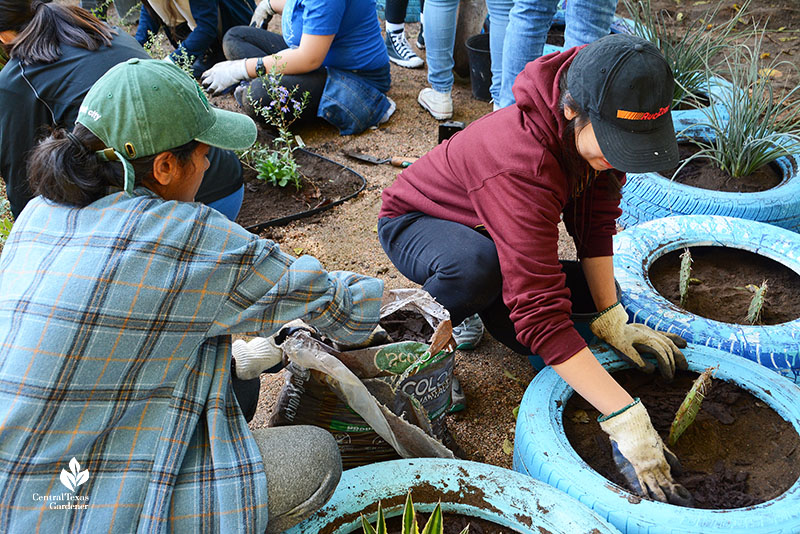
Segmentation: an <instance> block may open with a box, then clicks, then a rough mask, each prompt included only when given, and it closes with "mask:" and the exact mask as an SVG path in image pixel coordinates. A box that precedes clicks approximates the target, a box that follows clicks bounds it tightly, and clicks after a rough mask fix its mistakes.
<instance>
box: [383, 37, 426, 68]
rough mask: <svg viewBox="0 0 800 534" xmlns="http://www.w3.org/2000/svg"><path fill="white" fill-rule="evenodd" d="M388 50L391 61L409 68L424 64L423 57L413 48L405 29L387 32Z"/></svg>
mask: <svg viewBox="0 0 800 534" xmlns="http://www.w3.org/2000/svg"><path fill="white" fill-rule="evenodd" d="M386 52H388V54H389V61H391V62H392V63H396V64H398V65H400V66H401V67H406V68H407V69H416V68H419V67H421V66H422V64H423V61H422V58H421V57H419V56H418V55H417V54H415V53H414V51H413V50H411V46H409V44H408V41H407V40H406V32H404V31H403V30H398V31H396V32H389V31H387V32H386Z"/></svg>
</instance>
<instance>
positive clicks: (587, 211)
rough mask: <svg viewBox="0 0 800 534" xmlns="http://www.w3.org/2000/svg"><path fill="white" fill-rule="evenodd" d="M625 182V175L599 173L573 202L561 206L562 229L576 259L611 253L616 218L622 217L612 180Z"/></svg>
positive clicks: (615, 229) (615, 230)
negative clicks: (573, 245)
mask: <svg viewBox="0 0 800 534" xmlns="http://www.w3.org/2000/svg"><path fill="white" fill-rule="evenodd" d="M614 176H616V179H617V180H619V181H620V183H621V184H624V183H625V174H623V173H620V172H615V173H614V174H613V175H612V174H611V173H609V172H603V173H600V174H599V175H598V177H597V179H596V180H595V181H594V183H593V184H592V185H591V186H589V188H588V189H587V190H586V192H585V193H584V194H583V195H581V196H579V197H578V198H577V199H572V200H570V202H569V203H568V204H567V205H566V206H565V207H564V226H566V227H567V232H569V235H570V236H572V239H573V241H574V242H575V248H576V249H577V251H578V258H596V257H599V256H611V255H612V254H613V237H614V235H615V234H616V233H617V219H618V218H619V216H620V215H622V210H621V209H620V207H619V194H618V193H616V192H615V191H614V189H615V186H614V185H613V184H612V180H613V179H614Z"/></svg>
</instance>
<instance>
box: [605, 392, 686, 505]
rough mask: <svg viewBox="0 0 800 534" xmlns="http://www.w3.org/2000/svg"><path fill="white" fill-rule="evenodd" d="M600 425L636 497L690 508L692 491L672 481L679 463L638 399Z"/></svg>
mask: <svg viewBox="0 0 800 534" xmlns="http://www.w3.org/2000/svg"><path fill="white" fill-rule="evenodd" d="M598 421H599V422H600V428H602V429H603V431H604V432H605V433H606V434H608V437H609V438H611V447H612V449H613V454H614V462H615V463H616V464H617V467H618V468H619V470H620V473H622V476H624V477H625V479H626V481H627V482H628V484H629V485H630V486H631V488H632V489H633V490H634V491H635V492H636V493H638V494H640V495H641V496H643V497H650V498H651V499H656V500H659V501H661V502H669V503H672V504H679V505H681V506H689V505H690V504H691V502H692V495H691V494H690V493H689V491H688V490H687V489H686V488H684V487H683V486H681V485H680V484H675V482H673V480H672V474H671V471H670V464H671V465H672V466H674V467H675V468H676V469H679V467H680V464H678V459H677V458H676V457H675V455H674V454H672V452H671V451H670V450H669V449H667V448H666V447H665V446H664V442H663V441H661V437H660V436H659V435H658V433H657V432H656V430H655V428H653V424H652V423H651V422H650V416H649V415H648V414H647V410H646V409H645V407H644V405H643V404H642V403H641V402H640V401H639V399H636V400H635V401H634V402H633V404H630V405H628V406H626V407H625V408H623V409H622V410H621V411H619V412H616V413H613V414H611V415H610V416H608V417H607V418H603V417H601V418H599V419H598Z"/></svg>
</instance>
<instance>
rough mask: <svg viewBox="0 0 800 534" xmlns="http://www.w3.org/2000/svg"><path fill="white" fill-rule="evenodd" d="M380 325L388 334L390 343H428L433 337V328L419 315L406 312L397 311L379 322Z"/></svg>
mask: <svg viewBox="0 0 800 534" xmlns="http://www.w3.org/2000/svg"><path fill="white" fill-rule="evenodd" d="M380 325H381V326H382V327H383V329H384V330H386V333H387V334H389V338H390V339H391V340H392V342H396V341H418V342H420V343H429V342H430V340H431V336H432V335H433V327H432V326H431V325H429V324H428V321H426V320H425V318H424V317H423V316H422V315H420V314H419V313H414V312H411V311H407V310H398V311H396V312H394V313H392V314H390V315H387V316H386V317H384V318H383V319H381V321H380Z"/></svg>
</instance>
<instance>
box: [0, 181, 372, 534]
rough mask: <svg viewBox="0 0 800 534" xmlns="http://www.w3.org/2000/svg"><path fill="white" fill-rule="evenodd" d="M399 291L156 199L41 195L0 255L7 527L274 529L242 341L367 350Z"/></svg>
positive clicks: (0, 468)
mask: <svg viewBox="0 0 800 534" xmlns="http://www.w3.org/2000/svg"><path fill="white" fill-rule="evenodd" d="M382 290H383V284H382V282H381V281H380V280H377V279H374V278H370V277H366V276H362V275H358V274H354V273H348V272H343V271H341V272H326V271H325V270H323V268H322V266H321V265H320V263H319V262H318V261H317V260H316V259H314V258H312V257H309V256H302V257H300V258H296V259H295V258H293V257H291V256H288V255H286V254H283V253H282V252H281V251H280V250H279V248H278V246H277V245H276V244H275V243H273V242H271V241H268V240H265V239H259V238H257V237H256V236H254V235H252V234H250V233H249V232H247V231H245V230H244V229H242V228H241V227H240V226H238V225H236V224H234V223H232V222H230V221H228V220H227V219H225V218H224V217H223V216H222V215H220V214H219V213H217V212H216V211H214V210H212V209H210V208H208V207H206V206H203V205H200V204H195V203H184V202H174V201H172V202H167V201H164V200H162V199H161V198H159V197H156V196H154V195H153V194H152V193H150V192H149V191H147V190H146V189H137V190H136V192H135V195H134V196H127V195H125V194H123V193H116V194H112V195H109V196H107V197H105V198H103V199H101V200H99V201H97V202H95V203H93V204H92V205H90V206H88V207H85V208H81V209H75V208H69V207H66V206H59V205H54V204H52V203H49V202H47V201H45V200H43V199H42V198H41V197H37V198H35V199H34V200H33V201H32V202H31V203H30V204H29V205H28V207H27V208H26V209H25V210H24V211H23V213H22V214H21V216H20V218H19V219H18V220H17V222H16V224H15V226H14V228H13V231H12V234H11V236H10V238H9V240H8V242H7V244H6V246H5V249H4V250H3V254H2V256H0V532H26V533H27V532H48V533H50V532H92V533H94V532H101V531H108V532H167V531H171V532H181V533H183V532H186V533H201V532H202V533H207V532H227V533H237V534H238V533H243V532H259V533H261V532H264V529H265V527H266V524H267V495H266V491H267V490H266V488H267V484H266V478H265V474H264V469H263V464H262V458H261V454H260V452H259V450H258V447H257V446H256V444H255V442H254V440H253V438H252V434H251V432H250V430H249V428H248V426H247V423H246V422H245V420H244V418H243V417H242V415H241V412H240V410H239V407H238V405H237V403H236V401H235V398H234V396H233V393H232V389H231V383H230V376H229V373H230V334H232V333H261V334H263V335H269V334H271V333H273V332H275V331H276V330H277V329H278V328H279V327H280V326H281V325H283V324H284V323H285V322H287V321H289V320H291V319H294V318H298V317H299V318H302V319H304V320H305V321H307V322H308V323H309V324H312V325H314V326H316V327H318V328H319V329H320V330H322V331H323V332H324V333H325V334H327V335H328V336H330V337H332V338H334V339H338V340H341V341H343V342H349V343H352V342H357V341H360V340H362V339H363V338H364V337H366V335H367V334H368V333H369V332H370V331H371V330H372V329H373V327H374V326H375V324H376V322H377V320H378V314H379V308H380V299H381V293H382ZM73 458H74V459H75V460H73ZM265 461H269V458H265ZM87 471H88V472H87Z"/></svg>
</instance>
